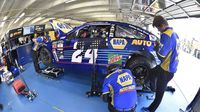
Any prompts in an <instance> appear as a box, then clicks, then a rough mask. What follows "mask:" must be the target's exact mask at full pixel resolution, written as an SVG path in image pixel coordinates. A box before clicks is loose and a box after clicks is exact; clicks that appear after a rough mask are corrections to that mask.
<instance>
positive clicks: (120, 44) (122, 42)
mask: <svg viewBox="0 0 200 112" xmlns="http://www.w3.org/2000/svg"><path fill="white" fill-rule="evenodd" d="M110 43H111V45H112V47H113V48H114V49H124V48H125V47H126V44H127V40H126V39H123V38H113V39H111V41H110Z"/></svg>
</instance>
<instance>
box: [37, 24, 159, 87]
mask: <svg viewBox="0 0 200 112" xmlns="http://www.w3.org/2000/svg"><path fill="white" fill-rule="evenodd" d="M58 26H59V25H58ZM156 40H157V37H156V36H155V35H153V34H152V33H150V32H148V31H146V30H144V29H142V28H140V27H138V26H134V25H131V24H128V23H122V22H113V21H103V22H88V23H85V24H83V25H81V26H78V27H75V28H73V29H72V30H70V31H68V32H67V33H66V34H65V35H64V38H63V37H62V38H60V39H58V40H55V41H51V42H48V43H46V46H43V47H42V48H41V49H40V59H41V61H42V62H43V63H44V64H45V65H46V66H50V65H51V66H60V67H62V66H63V67H66V66H68V65H72V64H73V65H74V64H76V65H77V67H78V65H79V68H80V66H82V67H87V66H88V67H89V66H91V65H93V64H95V66H96V68H97V71H98V70H99V71H98V72H102V71H104V70H102V69H103V68H105V67H106V66H108V65H109V64H122V65H124V66H125V67H127V68H129V69H130V70H131V71H132V73H133V75H134V77H136V83H137V84H138V85H140V84H142V83H143V82H144V80H145V78H146V77H147V76H148V74H149V70H150V69H151V68H153V67H155V66H156V64H157V63H159V60H158V58H157V56H156V53H155V51H154V50H153V49H154V46H155V41H156ZM101 68H102V69H101ZM75 69H76V68H75ZM103 73H104V72H103Z"/></svg>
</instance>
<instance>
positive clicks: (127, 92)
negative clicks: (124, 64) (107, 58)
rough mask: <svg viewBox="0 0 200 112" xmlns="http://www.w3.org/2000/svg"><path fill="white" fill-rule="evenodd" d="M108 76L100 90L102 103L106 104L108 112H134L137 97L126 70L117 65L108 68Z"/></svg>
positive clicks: (131, 78)
mask: <svg viewBox="0 0 200 112" xmlns="http://www.w3.org/2000/svg"><path fill="white" fill-rule="evenodd" d="M108 72H109V74H108V75H107V77H106V78H105V80H104V83H103V88H102V98H103V101H105V102H108V109H109V111H110V112H135V108H136V102H137V95H136V89H135V86H136V84H135V80H134V78H133V76H132V73H131V71H130V70H128V69H120V68H119V67H118V66H117V65H110V66H109V67H108Z"/></svg>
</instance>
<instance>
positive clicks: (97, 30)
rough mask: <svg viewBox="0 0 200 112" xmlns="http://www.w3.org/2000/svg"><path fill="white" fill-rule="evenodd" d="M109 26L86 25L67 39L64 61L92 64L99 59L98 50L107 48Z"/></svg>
mask: <svg viewBox="0 0 200 112" xmlns="http://www.w3.org/2000/svg"><path fill="white" fill-rule="evenodd" d="M106 31H109V26H108V25H85V26H83V27H80V28H78V29H76V30H75V31H74V32H72V33H70V34H69V35H68V36H67V37H66V41H65V42H66V44H65V45H66V46H68V47H67V48H65V51H64V59H65V60H64V61H65V62H71V63H81V64H83V63H84V64H92V63H94V62H96V60H97V57H98V53H97V52H98V49H105V48H107V46H106V45H107V44H106V42H107V37H108V32H106Z"/></svg>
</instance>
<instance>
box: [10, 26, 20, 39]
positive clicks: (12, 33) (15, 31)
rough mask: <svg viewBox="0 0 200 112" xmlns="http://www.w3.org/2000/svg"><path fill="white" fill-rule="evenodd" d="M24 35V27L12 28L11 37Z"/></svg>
mask: <svg viewBox="0 0 200 112" xmlns="http://www.w3.org/2000/svg"><path fill="white" fill-rule="evenodd" d="M21 36H23V29H22V28H17V29H12V30H10V31H9V38H10V39H12V38H16V37H21Z"/></svg>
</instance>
